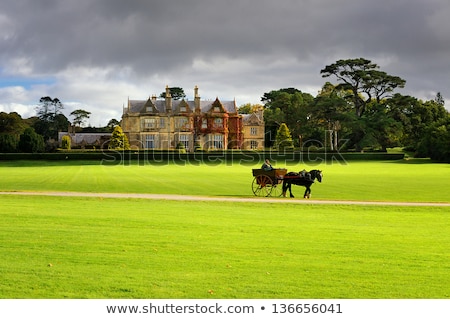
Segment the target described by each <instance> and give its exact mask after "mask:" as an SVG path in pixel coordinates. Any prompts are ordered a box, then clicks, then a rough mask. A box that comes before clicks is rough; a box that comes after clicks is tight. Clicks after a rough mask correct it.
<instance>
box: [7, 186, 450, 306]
mask: <svg viewBox="0 0 450 319" xmlns="http://www.w3.org/2000/svg"><path fill="white" fill-rule="evenodd" d="M1 201H2V210H1V212H0V220H1V223H0V255H1V256H2V258H1V259H0V276H1V278H2V280H1V281H0V296H1V297H2V298H152V299H153V298H449V297H450V277H449V276H448V274H449V271H450V255H449V251H448V247H450V236H449V234H450V215H449V210H448V207H383V206H380V207H378V206H354V205H348V206H346V205H301V206H299V205H295V204H290V203H239V204H238V203H228V202H224V203H219V202H187V203H185V202H177V201H165V200H143V199H111V198H95V197H94V198H86V199H84V198H71V197H69V198H62V197H46V196H31V197H30V196H17V195H2V196H1Z"/></svg>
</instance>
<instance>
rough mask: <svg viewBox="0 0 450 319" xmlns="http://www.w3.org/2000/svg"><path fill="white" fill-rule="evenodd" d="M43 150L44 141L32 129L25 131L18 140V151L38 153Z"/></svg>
mask: <svg viewBox="0 0 450 319" xmlns="http://www.w3.org/2000/svg"><path fill="white" fill-rule="evenodd" d="M44 149H45V145H44V139H43V137H42V136H41V135H39V134H37V133H36V132H35V131H34V129H33V128H32V127H28V128H26V129H25V131H24V132H23V134H22V135H20V140H19V150H20V151H22V152H25V153H40V152H43V151H44Z"/></svg>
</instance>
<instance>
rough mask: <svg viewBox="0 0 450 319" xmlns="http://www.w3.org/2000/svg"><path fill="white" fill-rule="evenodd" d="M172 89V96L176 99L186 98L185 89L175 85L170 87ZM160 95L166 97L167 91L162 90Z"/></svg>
mask: <svg viewBox="0 0 450 319" xmlns="http://www.w3.org/2000/svg"><path fill="white" fill-rule="evenodd" d="M169 91H170V96H171V97H172V99H174V100H181V99H184V98H185V97H186V94H185V93H184V90H183V89H182V88H180V87H177V86H174V87H171V88H169ZM159 97H161V98H165V97H166V92H165V91H164V92H162V93H161V94H160V95H159Z"/></svg>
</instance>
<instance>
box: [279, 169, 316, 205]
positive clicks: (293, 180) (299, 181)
mask: <svg viewBox="0 0 450 319" xmlns="http://www.w3.org/2000/svg"><path fill="white" fill-rule="evenodd" d="M322 177H323V174H322V171H319V170H317V169H313V170H312V171H310V172H307V173H306V174H300V173H295V172H289V173H287V174H286V175H284V179H283V197H286V191H287V190H288V189H289V194H290V195H291V198H293V197H294V195H292V190H291V186H292V184H294V185H298V186H305V187H306V190H305V194H303V198H310V197H311V185H312V184H313V183H314V180H315V179H317V180H318V181H319V183H321V182H322Z"/></svg>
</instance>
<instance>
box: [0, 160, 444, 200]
mask: <svg viewBox="0 0 450 319" xmlns="http://www.w3.org/2000/svg"><path fill="white" fill-rule="evenodd" d="M43 164H44V165H43ZM274 164H275V165H274V166H277V167H280V166H281V167H286V168H287V169H288V170H292V171H300V170H301V169H303V168H304V167H305V168H306V169H308V170H309V169H314V168H315V169H321V170H323V173H324V181H323V183H321V184H319V183H317V182H316V183H315V184H314V185H313V186H312V198H314V199H334V200H339V199H340V200H363V201H366V200H369V201H412V202H450V192H448V190H449V189H450V165H449V164H430V163H429V162H427V161H422V160H418V161H414V160H411V161H394V162H357V161H355V162H349V163H347V164H346V165H342V164H333V165H326V164H323V165H312V164H310V165H308V164H305V165H286V164H285V163H274ZM260 165H261V164H260V163H251V164H246V165H239V164H234V165H225V164H217V165H211V164H210V165H207V164H203V165H175V164H172V165H144V166H140V165H99V162H91V163H85V164H84V165H80V162H76V161H74V162H70V161H69V162H64V163H61V162H27V161H25V162H0V177H1V183H0V191H1V190H3V191H19V190H38V191H44V190H57V191H60V190H64V191H87V192H111V193H158V194H187V195H211V196H238V197H246V196H250V197H253V193H252V190H251V183H252V180H253V177H252V173H251V169H252V168H258V167H259V166H260ZM293 192H294V194H295V195H296V196H297V197H299V198H300V197H302V195H303V192H304V188H303V187H297V186H294V187H293Z"/></svg>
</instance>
